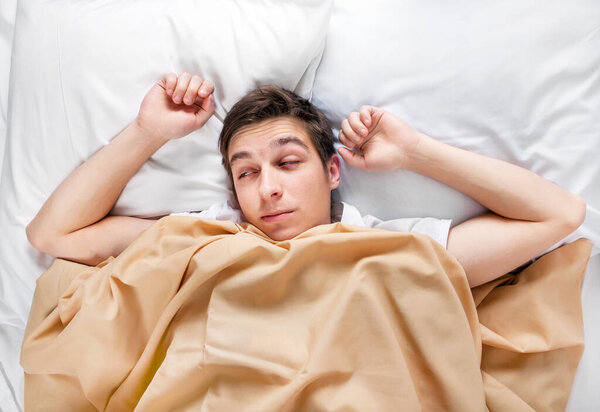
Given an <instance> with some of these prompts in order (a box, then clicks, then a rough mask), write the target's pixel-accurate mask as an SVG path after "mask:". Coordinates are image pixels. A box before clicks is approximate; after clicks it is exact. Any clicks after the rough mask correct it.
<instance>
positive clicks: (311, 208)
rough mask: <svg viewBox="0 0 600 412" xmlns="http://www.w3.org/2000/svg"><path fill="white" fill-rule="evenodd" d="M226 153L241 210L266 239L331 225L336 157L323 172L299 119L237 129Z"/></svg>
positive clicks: (337, 172) (337, 171)
mask: <svg viewBox="0 0 600 412" xmlns="http://www.w3.org/2000/svg"><path fill="white" fill-rule="evenodd" d="M228 156H229V163H230V165H231V172H232V177H233V184H234V186H235V190H236V193H237V198H238V202H239V204H240V208H241V209H242V212H243V213H244V215H245V216H246V219H247V220H248V222H250V223H252V224H253V225H254V226H256V227H258V228H259V229H260V230H262V231H263V232H264V233H265V234H266V235H268V236H269V237H270V238H271V239H273V240H287V239H291V238H293V237H295V236H297V235H299V234H300V233H302V232H304V231H306V230H308V229H310V228H311V227H314V226H317V225H321V224H327V223H330V221H331V217H330V213H331V211H330V207H331V190H333V189H335V188H336V187H337V186H338V185H339V181H340V161H339V159H338V157H337V156H335V155H334V156H332V157H331V159H330V160H329V161H328V162H327V171H326V170H325V169H324V168H323V164H322V163H321V160H320V158H319V154H318V152H317V150H316V149H315V147H314V145H313V143H312V141H311V140H310V137H309V136H308V134H307V133H306V131H305V130H304V127H303V125H302V123H301V122H300V121H299V120H296V119H294V118H291V117H281V118H276V119H270V120H265V121H263V122H261V123H257V124H255V125H251V126H247V127H244V128H242V129H240V131H238V132H237V133H236V134H235V136H234V137H233V139H232V141H231V143H230V144H229V148H228Z"/></svg>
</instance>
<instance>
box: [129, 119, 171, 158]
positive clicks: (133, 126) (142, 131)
mask: <svg viewBox="0 0 600 412" xmlns="http://www.w3.org/2000/svg"><path fill="white" fill-rule="evenodd" d="M128 129H129V130H130V132H131V133H132V134H133V135H134V136H136V137H137V138H138V139H139V140H141V141H142V142H143V143H144V144H146V145H149V146H153V147H156V149H155V150H158V149H159V148H160V147H161V146H163V145H164V144H165V143H167V142H168V141H169V139H167V138H165V137H164V136H163V135H162V134H161V133H159V132H157V131H156V130H153V129H152V128H149V127H147V126H145V125H144V124H143V123H142V122H140V120H139V118H137V117H136V119H135V120H134V121H133V122H131V123H130V124H129V126H128Z"/></svg>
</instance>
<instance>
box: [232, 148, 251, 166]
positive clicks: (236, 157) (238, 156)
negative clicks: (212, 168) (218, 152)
mask: <svg viewBox="0 0 600 412" xmlns="http://www.w3.org/2000/svg"><path fill="white" fill-rule="evenodd" d="M249 157H251V156H250V152H246V151H241V152H237V153H235V154H234V155H233V156H231V159H229V166H231V165H232V164H233V162H235V161H236V160H239V159H248V158H249Z"/></svg>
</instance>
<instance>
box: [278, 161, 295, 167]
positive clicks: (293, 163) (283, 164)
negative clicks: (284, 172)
mask: <svg viewBox="0 0 600 412" xmlns="http://www.w3.org/2000/svg"><path fill="white" fill-rule="evenodd" d="M297 163H300V162H299V161H298V160H289V161H287V162H281V163H279V166H289V165H295V164H297Z"/></svg>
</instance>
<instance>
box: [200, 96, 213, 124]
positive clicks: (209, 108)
mask: <svg viewBox="0 0 600 412" xmlns="http://www.w3.org/2000/svg"><path fill="white" fill-rule="evenodd" d="M214 112H215V100H214V97H213V95H212V94H211V95H209V96H208V97H207V98H206V99H204V101H203V102H202V106H201V107H200V110H198V112H197V113H196V116H197V117H198V122H199V124H200V126H202V125H204V123H206V122H207V121H208V119H210V116H212V115H213V113H214Z"/></svg>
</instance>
